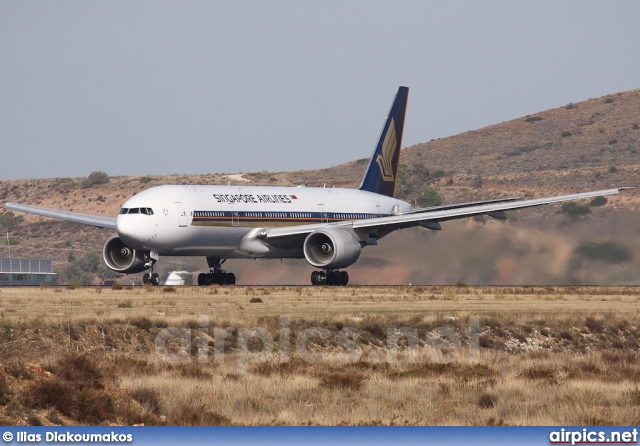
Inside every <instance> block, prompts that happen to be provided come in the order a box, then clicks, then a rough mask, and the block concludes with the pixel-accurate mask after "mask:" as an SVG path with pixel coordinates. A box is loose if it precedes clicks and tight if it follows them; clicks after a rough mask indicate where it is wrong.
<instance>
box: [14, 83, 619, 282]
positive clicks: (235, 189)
mask: <svg viewBox="0 0 640 446" xmlns="http://www.w3.org/2000/svg"><path fill="white" fill-rule="evenodd" d="M408 93H409V89H408V88H407V87H400V88H399V89H398V93H397V94H396V97H395V100H394V101H393V104H392V106H391V110H390V112H389V115H388V116H387V119H386V121H385V124H384V126H383V128H382V133H381V134H380V137H379V139H378V143H377V144H376V147H375V149H374V151H373V155H372V156H371V159H370V160H369V163H368V166H367V169H366V171H365V173H364V177H363V178H362V182H361V184H360V187H359V188H358V189H344V188H312V187H267V186H264V187H263V186H254V187H252V186H197V185H193V186H190V185H185V186H173V185H165V186H158V187H152V188H150V189H147V190H145V191H143V192H140V193H138V194H136V195H135V196H133V197H131V198H130V199H128V200H127V201H126V202H125V203H124V204H123V205H122V208H121V209H120V213H119V214H118V216H117V218H110V217H101V216H94V215H88V214H79V213H75V212H66V211H59V210H53V209H47V208H42V207H37V206H29V205H24V204H18V203H6V204H5V206H4V207H5V208H6V209H10V210H14V211H21V212H27V213H32V214H36V215H42V216H45V217H51V218H57V219H61V220H67V221H72V222H77V223H82V224H87V225H92V226H98V227H103V228H110V229H115V230H116V232H117V235H114V236H112V237H111V238H109V239H108V240H107V242H106V243H105V245H104V249H103V259H104V262H105V263H106V265H107V266H108V267H109V268H111V269H112V270H114V271H117V272H119V273H125V274H134V273H140V272H143V271H147V270H150V273H151V274H149V273H145V274H144V277H143V280H144V282H145V283H149V282H150V283H151V284H154V285H158V284H159V282H160V278H159V276H158V274H157V273H153V266H154V264H155V263H156V261H157V260H158V258H159V257H160V256H204V257H206V258H207V262H208V265H209V268H210V272H209V273H202V274H200V275H199V276H198V284H199V285H210V284H221V285H231V284H235V282H236V278H235V276H234V274H233V273H227V272H226V271H224V270H223V269H222V264H223V263H224V262H225V261H226V260H227V259H283V258H293V259H306V260H307V262H309V263H310V264H311V265H312V266H314V267H316V268H318V269H319V271H314V272H313V273H312V274H311V283H312V284H313V285H346V284H347V283H348V281H349V276H348V274H347V272H346V271H340V269H341V268H346V267H348V266H350V265H352V264H353V263H355V262H356V261H357V260H358V258H359V257H360V252H361V250H362V248H363V247H365V246H369V245H377V244H378V240H379V239H380V238H382V237H384V236H385V235H387V234H389V233H390V232H392V231H395V230H397V229H403V228H410V227H414V226H422V227H425V228H428V229H432V230H439V229H441V226H440V222H443V221H447V220H454V219H459V218H465V217H472V216H475V215H489V216H491V217H494V218H497V219H505V218H506V215H505V211H507V210H513V209H521V208H527V207H532V206H539V205H545V204H550V203H558V202H562V201H568V200H577V199H582V198H592V197H598V196H602V195H612V194H617V193H619V192H620V191H621V190H623V189H627V188H624V187H620V188H616V189H608V190H600V191H594V192H585V193H578V194H571V195H563V196H556V197H549V198H539V199H533V200H520V199H515V198H511V199H502V200H487V201H475V202H469V203H458V204H450V205H443V206H435V207H429V208H421V209H411V205H410V204H409V203H406V202H404V201H401V200H397V199H395V198H393V196H394V192H395V186H396V179H397V173H398V163H399V158H400V148H401V145H402V131H403V128H404V117H405V110H406V106H407V98H408Z"/></svg>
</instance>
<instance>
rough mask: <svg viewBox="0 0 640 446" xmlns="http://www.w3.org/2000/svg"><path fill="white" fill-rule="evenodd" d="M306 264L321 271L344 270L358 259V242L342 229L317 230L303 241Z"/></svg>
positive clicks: (359, 248) (359, 247)
mask: <svg viewBox="0 0 640 446" xmlns="http://www.w3.org/2000/svg"><path fill="white" fill-rule="evenodd" d="M303 250H304V256H305V257H306V259H307V262H309V263H310V264H312V265H313V266H316V267H318V268H322V269H338V268H346V267H347V266H349V265H351V264H353V263H355V261H356V260H358V257H360V250H361V246H360V240H358V238H357V237H356V236H355V235H353V234H352V233H351V232H348V231H345V230H343V229H335V228H329V229H319V230H317V231H314V232H312V233H311V234H309V235H308V236H307V238H306V240H305V241H304V247H303Z"/></svg>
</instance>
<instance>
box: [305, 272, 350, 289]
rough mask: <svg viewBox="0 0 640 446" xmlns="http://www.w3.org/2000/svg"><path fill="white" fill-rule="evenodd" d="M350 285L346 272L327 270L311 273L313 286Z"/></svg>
mask: <svg viewBox="0 0 640 446" xmlns="http://www.w3.org/2000/svg"><path fill="white" fill-rule="evenodd" d="M347 283H349V274H347V272H346V271H338V270H325V271H314V272H312V273H311V285H330V286H345V285H346V284H347Z"/></svg>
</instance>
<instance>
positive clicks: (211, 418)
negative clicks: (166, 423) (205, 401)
mask: <svg viewBox="0 0 640 446" xmlns="http://www.w3.org/2000/svg"><path fill="white" fill-rule="evenodd" d="M171 424H174V425H179V426H229V425H230V424H231V420H230V419H229V418H227V417H225V416H224V415H220V414H219V413H216V412H212V411H209V410H206V409H205V408H204V407H197V408H196V407H182V408H181V409H179V410H178V411H177V414H175V415H174V416H173V417H172V419H171Z"/></svg>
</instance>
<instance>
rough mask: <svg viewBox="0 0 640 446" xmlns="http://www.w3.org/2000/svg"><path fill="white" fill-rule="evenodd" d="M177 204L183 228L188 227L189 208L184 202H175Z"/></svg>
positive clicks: (179, 219) (179, 220)
mask: <svg viewBox="0 0 640 446" xmlns="http://www.w3.org/2000/svg"><path fill="white" fill-rule="evenodd" d="M175 205H176V209H177V210H178V222H179V225H180V227H181V228H186V227H187V222H188V220H189V219H188V218H187V209H186V208H185V207H184V204H183V203H180V202H177V201H176V202H175Z"/></svg>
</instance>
